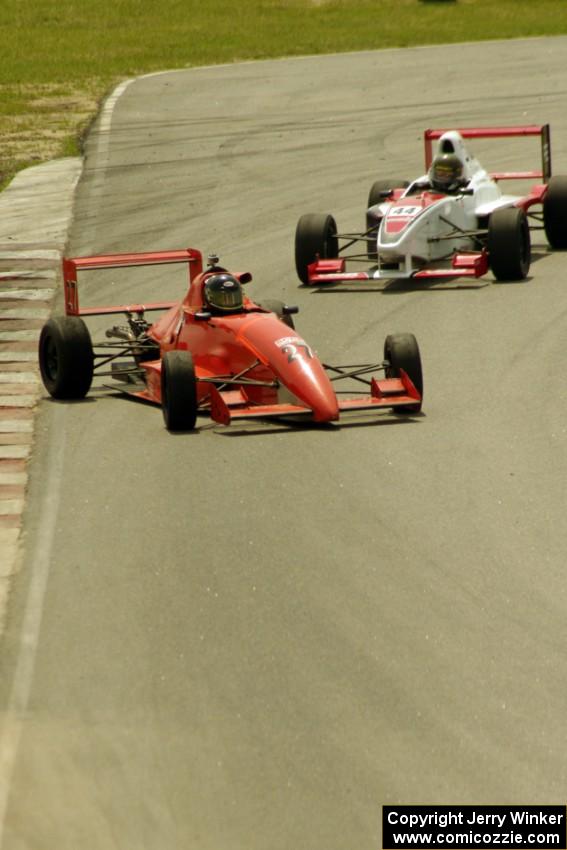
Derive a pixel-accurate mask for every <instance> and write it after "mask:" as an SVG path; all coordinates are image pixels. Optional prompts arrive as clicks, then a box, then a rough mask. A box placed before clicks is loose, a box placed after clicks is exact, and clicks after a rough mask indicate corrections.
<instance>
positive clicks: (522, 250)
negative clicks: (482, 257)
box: [487, 207, 531, 280]
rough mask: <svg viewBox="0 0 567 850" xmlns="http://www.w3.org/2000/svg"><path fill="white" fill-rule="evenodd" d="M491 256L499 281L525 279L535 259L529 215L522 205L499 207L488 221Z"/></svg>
mask: <svg viewBox="0 0 567 850" xmlns="http://www.w3.org/2000/svg"><path fill="white" fill-rule="evenodd" d="M487 247H488V259H489V262H490V268H491V269H492V273H493V274H494V277H495V278H496V279H497V280H523V279H524V278H525V277H527V275H528V272H529V270H530V262H531V240H530V228H529V225H528V218H527V216H526V213H525V212H524V210H522V209H520V208H519V207H505V208H504V209H499V210H495V211H494V212H493V213H492V215H491V216H490V221H489V223H488V241H487Z"/></svg>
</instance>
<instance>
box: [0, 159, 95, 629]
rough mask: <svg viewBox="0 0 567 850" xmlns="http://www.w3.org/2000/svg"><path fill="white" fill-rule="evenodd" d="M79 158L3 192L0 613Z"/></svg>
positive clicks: (40, 170) (31, 172) (23, 175)
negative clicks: (43, 335)
mask: <svg viewBox="0 0 567 850" xmlns="http://www.w3.org/2000/svg"><path fill="white" fill-rule="evenodd" d="M82 164H83V162H82V159H81V158H79V157H68V158H65V159H58V160H54V161H52V162H49V163H47V164H45V165H39V166H35V167H33V168H28V169H26V170H25V171H22V172H20V173H19V174H18V175H17V176H16V177H15V178H14V180H13V181H12V182H11V183H10V185H9V186H8V187H7V188H6V189H5V190H4V192H2V194H1V195H0V620H1V619H3V615H4V612H5V606H6V599H7V596H8V592H9V579H10V576H12V575H13V574H14V572H16V571H17V569H18V566H19V559H20V557H21V545H20V544H21V539H20V532H21V525H22V515H23V510H24V505H25V490H26V486H27V481H28V472H27V463H28V460H29V457H30V454H31V449H32V445H33V437H34V414H35V408H36V406H37V402H38V400H39V398H40V392H41V389H40V379H39V370H38V367H37V342H38V339H39V333H40V329H41V326H42V324H43V322H44V321H45V319H46V318H47V317H48V316H49V313H50V309H51V301H52V298H53V295H54V293H55V291H56V287H57V285H58V282H59V279H60V269H61V259H62V256H63V253H64V250H65V245H66V243H67V235H68V231H69V226H70V224H71V221H72V216H73V199H74V195H75V189H76V186H77V183H78V180H79V177H80V175H81V170H82Z"/></svg>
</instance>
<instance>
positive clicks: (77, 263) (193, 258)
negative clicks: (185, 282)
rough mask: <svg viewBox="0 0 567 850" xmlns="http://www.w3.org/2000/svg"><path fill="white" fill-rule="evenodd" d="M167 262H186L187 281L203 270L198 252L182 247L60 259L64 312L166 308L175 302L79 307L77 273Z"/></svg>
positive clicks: (79, 314) (117, 311) (84, 312)
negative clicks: (174, 249)
mask: <svg viewBox="0 0 567 850" xmlns="http://www.w3.org/2000/svg"><path fill="white" fill-rule="evenodd" d="M169 263H187V265H188V270H189V283H191V281H192V280H193V278H194V277H195V276H196V275H198V274H200V273H201V272H202V270H203V258H202V255H201V252H200V251H197V250H195V249H194V248H184V249H182V250H179V251H151V252H146V253H139V254H100V255H97V256H92V257H70V258H65V259H64V260H63V283H64V287H65V312H66V313H67V315H68V316H96V315H100V314H104V313H125V312H130V313H137V312H140V311H144V310H166V309H168V308H169V307H173V306H174V304H176V303H177V301H159V302H154V303H151V304H121V305H116V306H111V307H84V308H83V309H79V293H78V283H77V275H78V273H79V271H90V270H93V269H118V268H128V267H129V266H159V265H167V264H169Z"/></svg>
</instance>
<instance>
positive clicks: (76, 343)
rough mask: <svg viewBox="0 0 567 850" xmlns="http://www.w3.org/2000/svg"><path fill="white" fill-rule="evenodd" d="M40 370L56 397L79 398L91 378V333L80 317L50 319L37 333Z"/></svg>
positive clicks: (45, 382) (45, 383)
mask: <svg viewBox="0 0 567 850" xmlns="http://www.w3.org/2000/svg"><path fill="white" fill-rule="evenodd" d="M38 356H39V370H40V373H41V379H42V381H43V384H44V386H45V389H46V390H47V392H48V393H49V395H50V396H52V397H53V398H57V399H67V400H72V399H81V398H84V397H85V396H86V394H87V393H88V391H89V389H90V387H91V383H92V380H93V371H94V354H93V346H92V342H91V335H90V333H89V330H88V328H87V326H86V324H85V323H84V321H83V320H82V319H81V318H80V317H79V316H56V317H54V318H51V319H49V321H48V322H47V323H46V324H45V325H44V326H43V328H42V330H41V333H40V335H39V347H38Z"/></svg>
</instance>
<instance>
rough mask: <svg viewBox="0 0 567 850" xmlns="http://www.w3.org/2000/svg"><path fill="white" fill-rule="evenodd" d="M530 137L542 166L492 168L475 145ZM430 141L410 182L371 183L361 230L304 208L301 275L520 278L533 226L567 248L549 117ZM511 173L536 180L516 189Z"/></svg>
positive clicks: (428, 134) (298, 236)
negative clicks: (508, 189)
mask: <svg viewBox="0 0 567 850" xmlns="http://www.w3.org/2000/svg"><path fill="white" fill-rule="evenodd" d="M530 136H535V137H539V139H540V142H541V168H537V169H535V170H529V171H492V172H488V171H485V169H484V168H483V167H482V166H481V164H480V162H479V161H478V160H477V159H476V158H475V157H474V156H473V154H472V152H471V150H470V148H469V143H470V140H473V142H474V140H475V139H485V138H489V139H495V140H496V139H504V140H509V139H511V138H514V137H516V138H522V139H523V138H527V137H530ZM424 141H425V166H426V169H427V170H426V173H425V174H422V175H421V176H420V177H418V178H417V179H416V180H413V181H412V182H409V181H407V180H400V179H386V180H377V181H376V182H375V183H373V185H372V186H371V188H370V193H369V196H368V203H367V209H366V224H365V229H364V230H363V231H362V232H358V233H345V232H338V231H337V225H336V222H335V219H334V217H333V216H332V215H330V214H325V213H306V214H305V215H303V216H301V218H300V219H299V222H298V224H297V228H296V233H295V262H296V269H297V274H298V276H299V278H300V280H301V281H302V282H303V283H305V284H316V285H321V284H329V283H336V282H339V281H340V282H348V281H351V282H353V281H354V282H359V281H365V280H367V281H372V280H380V279H387V280H392V279H396V278H402V279H403V278H415V279H420V280H429V279H436V278H455V277H461V276H464V277H481V276H482V275H485V274H486V273H487V272H488V271H492V273H493V275H494V277H495V278H496V279H497V280H503V281H504V280H522V279H524V278H525V277H526V276H527V275H528V272H529V268H530V258H531V239H530V229H532V230H534V229H539V230H545V235H546V237H547V241H548V243H549V245H550V247H551V248H552V249H560V250H563V249H565V248H567V177H562V176H554V177H552V176H551V145H550V132H549V125H547V124H544V125H541V126H539V125H537V126H532V125H529V126H524V127H484V128H483V127H477V128H465V129H460V130H443V129H438V130H426V131H425V133H424ZM434 144H435V149H434ZM509 180H516V181H527V180H532V181H537V182H533V184H532V185H531V187H530V189H529V191H528V192H526V193H525V194H519V195H515V194H506V193H504V192H503V191H502V189H501V183H502V182H503V181H509ZM369 260H370V261H371V262H372V263H373V265H372V266H371V268H366V269H364V270H357V269H356V268H353V266H355V265H356V264H361V263H362V264H364V265H366V266H367V267H368V264H369ZM347 263H348V264H349V266H350V268H349V269H348V270H347Z"/></svg>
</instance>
